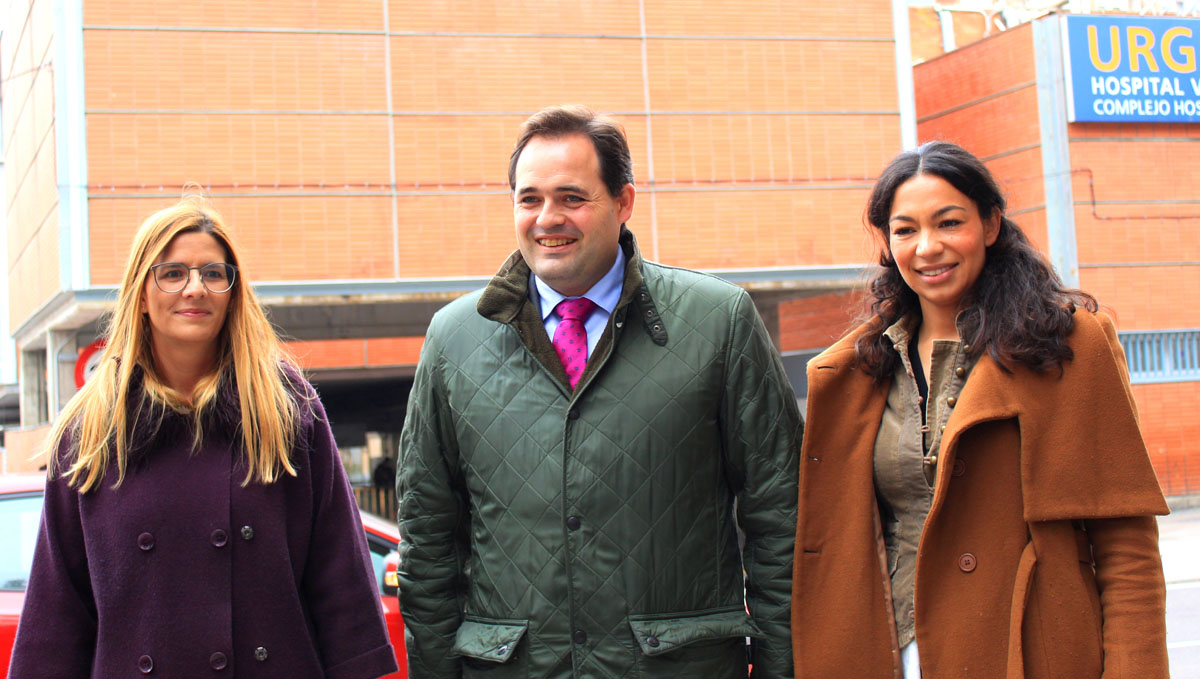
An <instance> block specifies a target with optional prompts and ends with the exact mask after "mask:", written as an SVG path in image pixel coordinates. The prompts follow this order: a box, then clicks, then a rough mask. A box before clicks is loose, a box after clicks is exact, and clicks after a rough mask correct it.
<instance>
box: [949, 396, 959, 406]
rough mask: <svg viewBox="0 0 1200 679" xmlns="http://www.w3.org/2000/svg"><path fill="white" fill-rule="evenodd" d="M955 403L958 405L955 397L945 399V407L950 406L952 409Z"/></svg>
mask: <svg viewBox="0 0 1200 679" xmlns="http://www.w3.org/2000/svg"><path fill="white" fill-rule="evenodd" d="M955 403H958V399H957V398H955V397H953V396H948V397H946V405H948V406H950V407H951V408H953V407H954V404H955Z"/></svg>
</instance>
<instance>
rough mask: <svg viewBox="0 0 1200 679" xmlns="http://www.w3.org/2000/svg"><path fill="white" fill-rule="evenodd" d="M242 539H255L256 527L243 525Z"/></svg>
mask: <svg viewBox="0 0 1200 679" xmlns="http://www.w3.org/2000/svg"><path fill="white" fill-rule="evenodd" d="M242 539H243V540H253V539H254V529H253V528H251V527H250V526H242Z"/></svg>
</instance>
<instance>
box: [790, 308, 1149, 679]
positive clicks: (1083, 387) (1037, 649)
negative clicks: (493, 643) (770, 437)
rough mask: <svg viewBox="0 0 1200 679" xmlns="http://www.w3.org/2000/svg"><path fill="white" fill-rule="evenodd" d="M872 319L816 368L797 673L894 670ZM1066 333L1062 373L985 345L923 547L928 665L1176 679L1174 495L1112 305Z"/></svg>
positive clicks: (1110, 678)
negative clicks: (1161, 471)
mask: <svg viewBox="0 0 1200 679" xmlns="http://www.w3.org/2000/svg"><path fill="white" fill-rule="evenodd" d="M862 332H863V328H859V329H857V330H855V331H854V332H852V333H851V334H850V335H848V336H847V337H845V338H843V339H842V340H840V341H839V342H838V343H837V344H835V345H834V346H832V347H830V348H829V349H828V350H826V351H825V352H824V353H822V354H821V355H820V356H818V357H817V358H815V359H813V360H812V361H811V362H810V363H809V365H808V380H809V398H808V416H807V417H806V418H805V419H806V421H807V430H806V431H805V436H804V444H803V452H802V453H801V474H800V505H799V520H798V523H797V530H796V555H795V565H794V573H793V594H792V647H793V654H794V660H795V663H796V679H829V678H830V677H853V678H856V679H857V678H863V679H874V678H887V677H896V678H897V679H899V678H900V677H902V672H901V669H900V666H899V650H898V649H897V648H896V632H895V622H894V620H893V618H892V614H891V602H890V599H889V597H890V594H889V590H890V584H889V579H888V574H887V572H886V567H887V566H886V564H887V561H886V557H885V556H884V547H883V540H882V535H881V530H880V520H879V512H878V508H877V506H876V500H875V490H874V483H873V475H872V455H873V449H874V444H875V436H876V432H877V431H878V429H879V422H880V417H881V415H882V412H883V408H884V403H885V399H886V396H887V390H888V385H887V384H886V383H885V384H882V385H877V384H874V383H873V382H872V379H871V378H870V377H869V376H868V375H867V374H866V373H864V372H863V371H862V370H859V369H856V368H855V367H854V340H855V338H856V337H858V336H859V335H860V334H861V333H862ZM1069 341H1070V345H1071V348H1072V349H1073V350H1074V352H1075V358H1074V360H1073V361H1070V362H1069V363H1067V364H1066V365H1065V367H1064V370H1063V372H1062V374H1061V376H1060V374H1059V372H1058V371H1057V370H1051V371H1049V372H1047V373H1035V372H1032V371H1030V370H1027V369H1025V368H1023V367H1020V366H1018V367H1015V368H1014V370H1013V372H1012V373H1011V374H1009V373H1005V372H1004V371H1003V370H1002V369H1001V368H1000V367H999V366H998V365H997V364H996V363H995V362H994V361H993V360H992V359H991V358H990V357H989V356H988V355H987V354H986V353H985V354H984V356H983V357H982V358H981V359H980V360H979V363H978V364H977V365H976V366H975V369H974V371H973V372H972V374H971V376H970V378H969V379H968V380H967V383H966V385H965V387H964V389H963V392H962V394H961V396H960V397H959V399H958V402H957V403H956V404H955V406H954V408H955V410H954V412H953V413H952V414H951V416H950V420H949V422H947V425H946V430H945V433H944V434H943V438H942V446H941V451H940V453H939V455H940V459H939V460H938V465H937V488H936V491H935V493H934V499H933V505H932V508H931V510H930V513H929V517H928V519H927V521H926V524H925V529H924V531H923V533H922V536H921V544H920V549H919V554H918V557H917V586H916V600H915V601H916V630H917V643H918V646H919V647H920V655H921V669H922V676H923V679H948V678H951V677H972V679H980V678H988V677H994V678H996V679H1061V678H1063V677H1070V678H1071V679H1090V678H1099V677H1104V679H1133V678H1136V679H1158V678H1165V677H1167V652H1166V632H1165V622H1164V606H1165V597H1166V594H1165V587H1164V583H1163V575H1162V563H1161V560H1160V558H1159V554H1158V531H1157V524H1156V523H1155V520H1154V518H1153V516H1152V515H1154V514H1165V513H1167V507H1166V503H1165V502H1164V500H1163V496H1162V492H1161V490H1160V489H1159V486H1158V482H1157V480H1156V478H1155V476H1154V470H1153V469H1152V468H1151V466H1150V461H1149V458H1148V455H1147V453H1146V447H1145V443H1144V442H1143V441H1142V437H1141V433H1140V431H1139V429H1138V424H1137V413H1136V410H1135V406H1134V402H1133V397H1132V394H1131V392H1130V390H1129V386H1128V384H1129V380H1128V374H1127V372H1126V369H1125V356H1124V352H1123V351H1122V350H1121V346H1120V344H1119V343H1118V342H1117V334H1116V330H1115V329H1114V327H1113V324H1112V321H1111V320H1109V319H1108V317H1106V316H1104V315H1102V314H1095V315H1093V314H1091V313H1087V312H1084V311H1079V312H1077V313H1076V314H1075V329H1074V331H1073V332H1072V335H1071V337H1070V338H1069ZM1093 564H1094V566H1093Z"/></svg>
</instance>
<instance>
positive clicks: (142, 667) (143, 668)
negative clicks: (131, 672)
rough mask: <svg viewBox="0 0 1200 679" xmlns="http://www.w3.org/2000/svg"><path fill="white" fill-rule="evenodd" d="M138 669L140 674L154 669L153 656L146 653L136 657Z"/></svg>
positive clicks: (148, 672)
mask: <svg viewBox="0 0 1200 679" xmlns="http://www.w3.org/2000/svg"><path fill="white" fill-rule="evenodd" d="M138 671H139V672H141V673H142V674H150V673H151V672H153V671H154V658H151V657H150V656H148V655H143V656H142V657H140V658H138Z"/></svg>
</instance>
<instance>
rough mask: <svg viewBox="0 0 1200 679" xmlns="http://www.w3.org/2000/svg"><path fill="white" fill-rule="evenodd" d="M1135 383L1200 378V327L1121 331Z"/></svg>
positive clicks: (1120, 335) (1132, 379)
mask: <svg viewBox="0 0 1200 679" xmlns="http://www.w3.org/2000/svg"><path fill="white" fill-rule="evenodd" d="M1118 335H1119V337H1120V339H1121V346H1122V347H1124V348H1125V358H1126V360H1128V362H1129V381H1130V382H1132V383H1133V384H1153V383H1156V382H1191V381H1195V380H1200V330H1152V331H1134V332H1122V333H1118Z"/></svg>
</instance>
